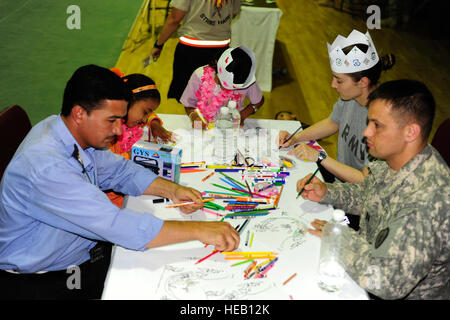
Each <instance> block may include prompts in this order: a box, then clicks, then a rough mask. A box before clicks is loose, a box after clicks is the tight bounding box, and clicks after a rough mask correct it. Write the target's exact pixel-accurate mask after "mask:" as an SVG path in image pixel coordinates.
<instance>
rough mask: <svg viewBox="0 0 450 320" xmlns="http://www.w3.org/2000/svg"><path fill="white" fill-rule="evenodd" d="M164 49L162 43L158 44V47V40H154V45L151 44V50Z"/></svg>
mask: <svg viewBox="0 0 450 320" xmlns="http://www.w3.org/2000/svg"><path fill="white" fill-rule="evenodd" d="M163 47H164V43H163V44H160V45H158V39H156V40H155V43H154V44H153V48H156V49H159V50H162V48H163Z"/></svg>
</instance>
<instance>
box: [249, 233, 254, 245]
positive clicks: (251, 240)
mask: <svg viewBox="0 0 450 320" xmlns="http://www.w3.org/2000/svg"><path fill="white" fill-rule="evenodd" d="M254 235H255V234H254V233H253V232H252V237H251V239H250V244H249V247H251V246H252V243H253V236H254Z"/></svg>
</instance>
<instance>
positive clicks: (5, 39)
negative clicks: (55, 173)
mask: <svg viewBox="0 0 450 320" xmlns="http://www.w3.org/2000/svg"><path fill="white" fill-rule="evenodd" d="M143 1H144V0H81V1H80V0H74V1H64V0H6V1H0V70H1V76H0V97H1V104H0V110H2V109H3V108H5V107H7V106H10V105H13V104H18V105H20V106H22V107H23V108H24V109H25V110H26V111H27V113H28V115H29V117H30V120H31V122H32V124H33V125H34V124H36V123H37V122H39V121H40V120H42V119H43V118H45V117H47V116H49V115H51V114H58V113H59V112H60V110H61V102H62V95H63V91H64V87H65V84H66V82H67V81H68V79H69V78H70V76H71V75H72V73H73V72H74V71H75V70H76V69H77V68H78V67H80V66H82V65H85V64H90V63H93V64H97V65H101V66H104V67H113V66H114V64H115V62H116V60H117V59H118V57H119V55H120V51H121V48H122V45H123V43H124V42H125V40H126V37H127V35H128V32H129V30H130V28H131V27H132V24H133V22H134V20H135V18H136V15H137V13H138V12H139V9H140V7H141V5H142V3H143ZM69 5H77V6H79V8H80V13H81V14H80V17H81V20H80V21H81V24H80V26H81V29H79V30H78V29H73V30H69V29H68V28H67V26H66V20H67V19H68V18H69V17H70V16H71V14H68V13H66V11H67V8H68V6H69Z"/></svg>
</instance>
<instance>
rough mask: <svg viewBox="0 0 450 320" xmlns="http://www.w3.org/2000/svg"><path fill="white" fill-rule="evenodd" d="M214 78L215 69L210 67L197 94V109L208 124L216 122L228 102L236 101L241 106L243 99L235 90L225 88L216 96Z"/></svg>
mask: <svg viewBox="0 0 450 320" xmlns="http://www.w3.org/2000/svg"><path fill="white" fill-rule="evenodd" d="M214 78H215V72H214V69H213V68H211V67H209V66H207V67H205V68H204V70H203V76H202V77H201V82H202V84H201V85H200V87H199V89H198V90H197V92H195V95H196V97H197V99H198V102H197V108H198V109H199V110H200V112H201V113H202V115H203V117H205V119H206V120H207V121H208V122H212V121H214V118H215V117H216V114H217V113H218V110H219V109H220V107H223V106H224V105H226V104H227V103H228V101H230V100H234V101H236V103H238V104H239V100H240V99H241V97H242V95H241V94H239V93H235V92H234V90H227V89H223V88H221V90H220V91H219V92H218V93H217V94H214V89H215V88H216V86H217V83H216V81H215V79H214Z"/></svg>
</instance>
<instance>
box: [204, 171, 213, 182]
mask: <svg viewBox="0 0 450 320" xmlns="http://www.w3.org/2000/svg"><path fill="white" fill-rule="evenodd" d="M214 173H216V172H215V171H213V172H211V173H210V174H208V175H207V176H206V177H204V178H203V179H202V181H203V182H204V181H206V179H209V178H210V177H211V176H212V175H213V174H214Z"/></svg>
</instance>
